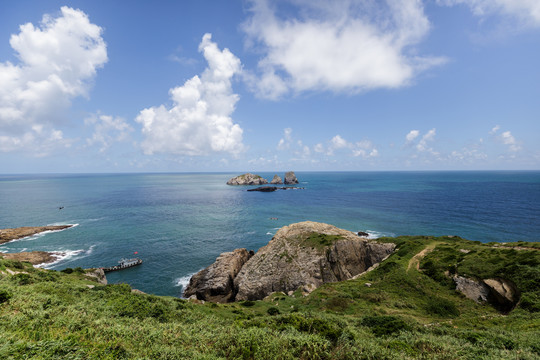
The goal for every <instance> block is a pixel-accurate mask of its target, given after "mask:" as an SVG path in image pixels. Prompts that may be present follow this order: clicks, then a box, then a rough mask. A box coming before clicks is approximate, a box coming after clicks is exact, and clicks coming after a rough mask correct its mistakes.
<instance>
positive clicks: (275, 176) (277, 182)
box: [270, 175, 283, 184]
mask: <svg viewBox="0 0 540 360" xmlns="http://www.w3.org/2000/svg"><path fill="white" fill-rule="evenodd" d="M270 184H283V180H281V178H280V177H279V176H277V175H274V177H273V178H272V181H270Z"/></svg>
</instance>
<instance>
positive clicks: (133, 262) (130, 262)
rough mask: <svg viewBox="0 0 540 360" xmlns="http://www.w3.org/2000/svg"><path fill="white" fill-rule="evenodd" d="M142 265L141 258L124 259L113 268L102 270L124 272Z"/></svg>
mask: <svg viewBox="0 0 540 360" xmlns="http://www.w3.org/2000/svg"><path fill="white" fill-rule="evenodd" d="M141 264H142V260H141V259H139V258H135V259H122V260H120V261H119V262H118V265H115V266H111V267H103V268H101V269H102V270H103V271H104V272H109V271H116V270H123V269H127V268H130V267H133V266H137V265H141Z"/></svg>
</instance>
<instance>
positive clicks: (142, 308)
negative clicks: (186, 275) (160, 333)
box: [108, 294, 171, 322]
mask: <svg viewBox="0 0 540 360" xmlns="http://www.w3.org/2000/svg"><path fill="white" fill-rule="evenodd" d="M108 305H109V306H110V307H111V308H112V310H113V311H114V312H115V313H117V314H118V315H119V316H123V317H131V318H138V319H144V318H148V317H152V318H155V319H157V320H159V321H160V322H165V321H167V320H169V319H170V317H171V312H170V311H169V309H168V307H167V306H166V305H165V303H164V302H163V300H162V299H160V298H157V297H154V296H144V295H143V296H141V295H136V294H129V295H122V296H118V297H116V298H114V299H112V300H109V302H108Z"/></svg>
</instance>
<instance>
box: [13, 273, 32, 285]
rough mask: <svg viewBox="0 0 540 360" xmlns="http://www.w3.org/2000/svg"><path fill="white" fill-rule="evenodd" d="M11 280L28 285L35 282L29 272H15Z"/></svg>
mask: <svg viewBox="0 0 540 360" xmlns="http://www.w3.org/2000/svg"><path fill="white" fill-rule="evenodd" d="M11 281H12V282H14V283H15V284H17V285H28V284H31V283H33V279H32V278H31V277H30V275H28V274H22V273H19V274H15V275H13V276H12V277H11Z"/></svg>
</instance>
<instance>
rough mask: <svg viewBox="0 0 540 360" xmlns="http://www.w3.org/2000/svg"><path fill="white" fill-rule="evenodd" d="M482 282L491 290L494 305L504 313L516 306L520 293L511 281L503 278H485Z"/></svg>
mask: <svg viewBox="0 0 540 360" xmlns="http://www.w3.org/2000/svg"><path fill="white" fill-rule="evenodd" d="M484 283H485V284H486V285H487V286H488V287H489V289H490V290H491V295H492V301H491V302H492V304H493V305H494V306H495V307H497V308H498V309H499V310H501V311H502V312H505V313H507V312H510V311H511V310H512V309H514V308H515V307H516V305H517V303H518V302H519V298H520V293H519V290H518V288H517V286H516V285H515V284H514V283H513V282H511V281H509V280H505V279H485V280H484Z"/></svg>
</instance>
